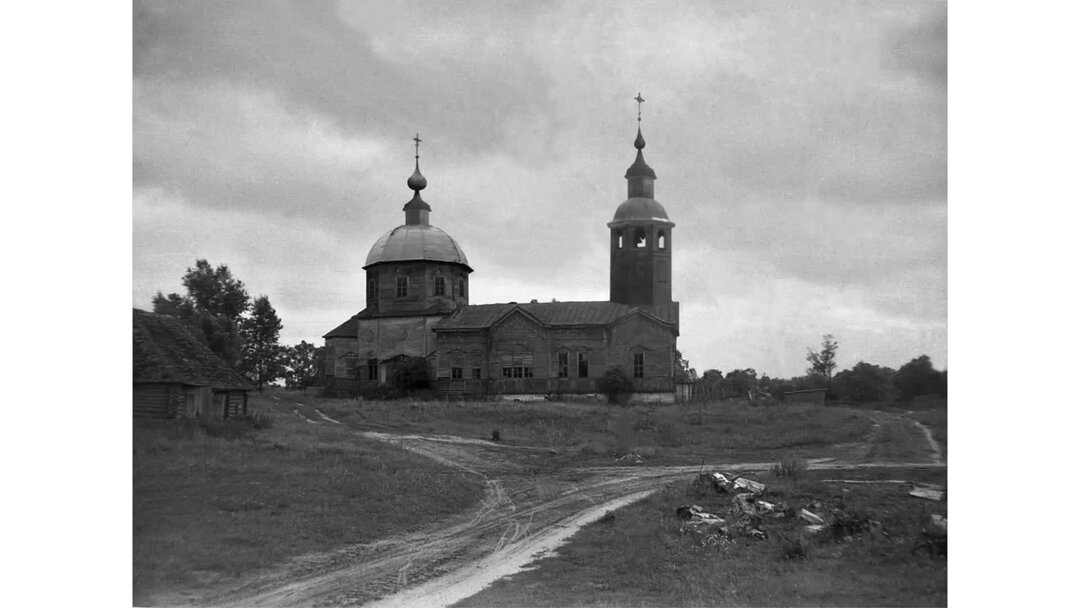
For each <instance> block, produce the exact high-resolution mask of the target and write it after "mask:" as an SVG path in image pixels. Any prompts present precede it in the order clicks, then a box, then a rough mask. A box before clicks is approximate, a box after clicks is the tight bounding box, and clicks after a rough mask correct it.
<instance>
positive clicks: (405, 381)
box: [391, 357, 428, 391]
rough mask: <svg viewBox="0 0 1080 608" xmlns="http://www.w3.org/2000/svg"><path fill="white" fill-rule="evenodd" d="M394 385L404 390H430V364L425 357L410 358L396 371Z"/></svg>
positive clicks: (393, 379) (393, 378) (392, 380)
mask: <svg viewBox="0 0 1080 608" xmlns="http://www.w3.org/2000/svg"><path fill="white" fill-rule="evenodd" d="M391 382H392V384H393V385H394V386H395V387H396V388H400V389H403V390H407V391H408V390H416V389H425V388H428V362H427V359H425V358H424V357H408V358H407V359H406V360H405V361H404V362H402V363H401V364H400V365H398V366H396V368H395V369H394V373H393V377H392V379H391Z"/></svg>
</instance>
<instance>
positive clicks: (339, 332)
mask: <svg viewBox="0 0 1080 608" xmlns="http://www.w3.org/2000/svg"><path fill="white" fill-rule="evenodd" d="M355 337H356V317H350V318H349V320H348V321H345V322H344V323H342V324H341V325H338V326H337V327H335V328H334V329H332V330H330V333H328V334H326V335H325V336H323V338H355Z"/></svg>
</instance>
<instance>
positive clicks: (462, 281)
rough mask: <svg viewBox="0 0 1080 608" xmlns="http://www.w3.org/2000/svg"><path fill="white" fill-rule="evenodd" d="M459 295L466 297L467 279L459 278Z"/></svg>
mask: <svg viewBox="0 0 1080 608" xmlns="http://www.w3.org/2000/svg"><path fill="white" fill-rule="evenodd" d="M457 295H458V297H459V298H464V297H465V279H458V280H457Z"/></svg>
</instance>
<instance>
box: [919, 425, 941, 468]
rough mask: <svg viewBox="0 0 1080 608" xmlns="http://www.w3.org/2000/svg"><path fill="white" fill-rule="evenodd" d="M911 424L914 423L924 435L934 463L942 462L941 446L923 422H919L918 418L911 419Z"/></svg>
mask: <svg viewBox="0 0 1080 608" xmlns="http://www.w3.org/2000/svg"><path fill="white" fill-rule="evenodd" d="M911 424H913V425H915V428H917V429H919V430H920V431H922V434H923V435H926V443H928V444H929V445H930V451H931V455H930V458H931V459H932V461H933V462H934V464H944V461H943V460H942V459H941V446H940V445H938V442H937V441H936V440H935V439H934V436H933V435H932V434H931V433H930V429H929V428H928V427H927V426H926V425H925V424H923V423H921V422H919V421H918V420H911Z"/></svg>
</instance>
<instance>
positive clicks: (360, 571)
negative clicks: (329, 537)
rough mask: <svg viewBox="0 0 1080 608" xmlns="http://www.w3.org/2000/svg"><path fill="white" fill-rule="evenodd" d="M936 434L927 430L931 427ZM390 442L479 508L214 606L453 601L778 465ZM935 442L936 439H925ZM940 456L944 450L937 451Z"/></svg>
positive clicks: (824, 464)
mask: <svg viewBox="0 0 1080 608" xmlns="http://www.w3.org/2000/svg"><path fill="white" fill-rule="evenodd" d="M927 432H928V431H927ZM360 434H361V435H362V436H364V437H367V438H369V439H374V440H377V441H384V442H387V443H391V444H393V445H396V446H399V447H401V448H403V449H407V450H410V451H413V452H415V453H418V454H421V455H424V456H426V457H429V458H432V459H433V460H436V461H438V462H440V463H443V464H446V465H450V466H453V467H457V468H459V469H461V470H464V471H466V472H469V473H471V474H474V475H477V476H479V477H480V478H481V479H482V480H483V482H484V495H483V497H482V499H481V501H480V505H479V506H478V507H477V508H476V509H475V510H474V511H471V512H467V513H463V514H460V515H458V516H455V517H452V518H448V519H446V520H443V521H442V522H440V523H439V524H436V525H433V526H427V527H425V528H423V529H419V530H416V531H414V532H410V533H406V534H402V535H399V536H396V537H394V538H388V539H384V540H380V541H376V542H373V543H367V544H363V545H354V546H351V547H347V548H345V549H342V550H338V551H334V552H329V553H324V554H317V555H309V556H303V557H302V558H298V559H296V560H293V562H291V563H290V564H288V565H286V566H284V567H282V568H280V569H277V570H275V571H274V572H271V573H269V574H264V575H262V576H259V577H257V578H255V579H254V580H249V581H247V582H246V583H244V584H242V585H240V586H237V587H234V588H232V589H228V590H224V591H222V592H220V593H216V594H214V595H212V596H210V597H206V598H204V599H203V600H202V601H199V602H198V604H202V605H213V606H319V607H341V606H360V605H368V604H370V605H373V606H380V607H383V606H408V605H417V604H423V605H425V606H446V605H450V604H452V603H454V602H457V601H459V600H461V599H464V598H466V597H469V596H471V595H473V594H475V593H477V592H479V591H480V590H481V589H482V588H483V587H484V586H486V585H488V584H490V583H491V582H493V581H494V580H497V579H498V578H501V577H503V576H508V575H510V574H513V573H514V572H516V571H518V570H519V569H520V568H521V567H522V566H524V565H525V564H526V563H528V562H530V561H532V560H533V559H535V556H536V555H537V554H542V553H544V552H547V551H551V550H553V549H555V548H556V547H558V546H559V545H560V544H562V543H563V542H565V541H566V540H567V539H568V538H569V537H570V536H571V535H573V534H574V533H575V532H576V531H577V530H578V529H579V528H580V527H581V526H584V525H586V524H588V523H590V522H591V521H595V520H596V519H598V518H599V517H601V516H603V514H604V513H606V512H607V511H609V510H613V509H615V508H619V507H621V506H625V505H627V504H631V503H632V502H635V501H637V500H641V499H643V498H645V497H646V496H648V495H649V494H651V493H652V492H654V491H656V490H657V489H659V488H660V487H662V486H663V485H664V484H665V483H667V482H669V481H673V480H676V479H679V478H684V477H685V476H686V475H688V474H693V473H696V472H697V471H699V470H700V469H701V468H702V466H705V467H706V468H719V469H722V470H725V471H765V470H768V468H769V467H770V466H771V463H741V464H730V463H725V464H721V465H709V464H708V463H706V464H705V465H692V466H636V467H595V468H579V469H569V470H563V471H558V472H551V473H540V474H538V473H536V472H535V471H532V470H528V469H525V468H523V467H521V466H520V465H517V464H515V463H514V462H513V461H512V459H507V458H505V456H506V454H507V451H508V450H509V451H513V450H521V451H536V450H537V449H538V448H521V447H516V446H502V445H499V446H493V445H492V444H490V442H483V441H479V440H472V439H464V438H454V437H447V436H434V437H424V436H420V435H394V434H391V433H378V432H372V431H364V432H361V433H360ZM927 437H928V439H929V440H930V441H932V438H931V437H929V435H927ZM939 453H940V452H937V454H939ZM880 466H889V467H921V466H926V467H935V468H936V467H942V466H944V463H942V462H941V459H940V457H939V456H935V457H934V458H933V459H931V461H930V462H891V463H872V462H861V463H851V462H843V461H827V460H825V461H811V462H810V463H809V468H811V469H822V470H841V469H858V468H864V467H865V468H869V467H880Z"/></svg>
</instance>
